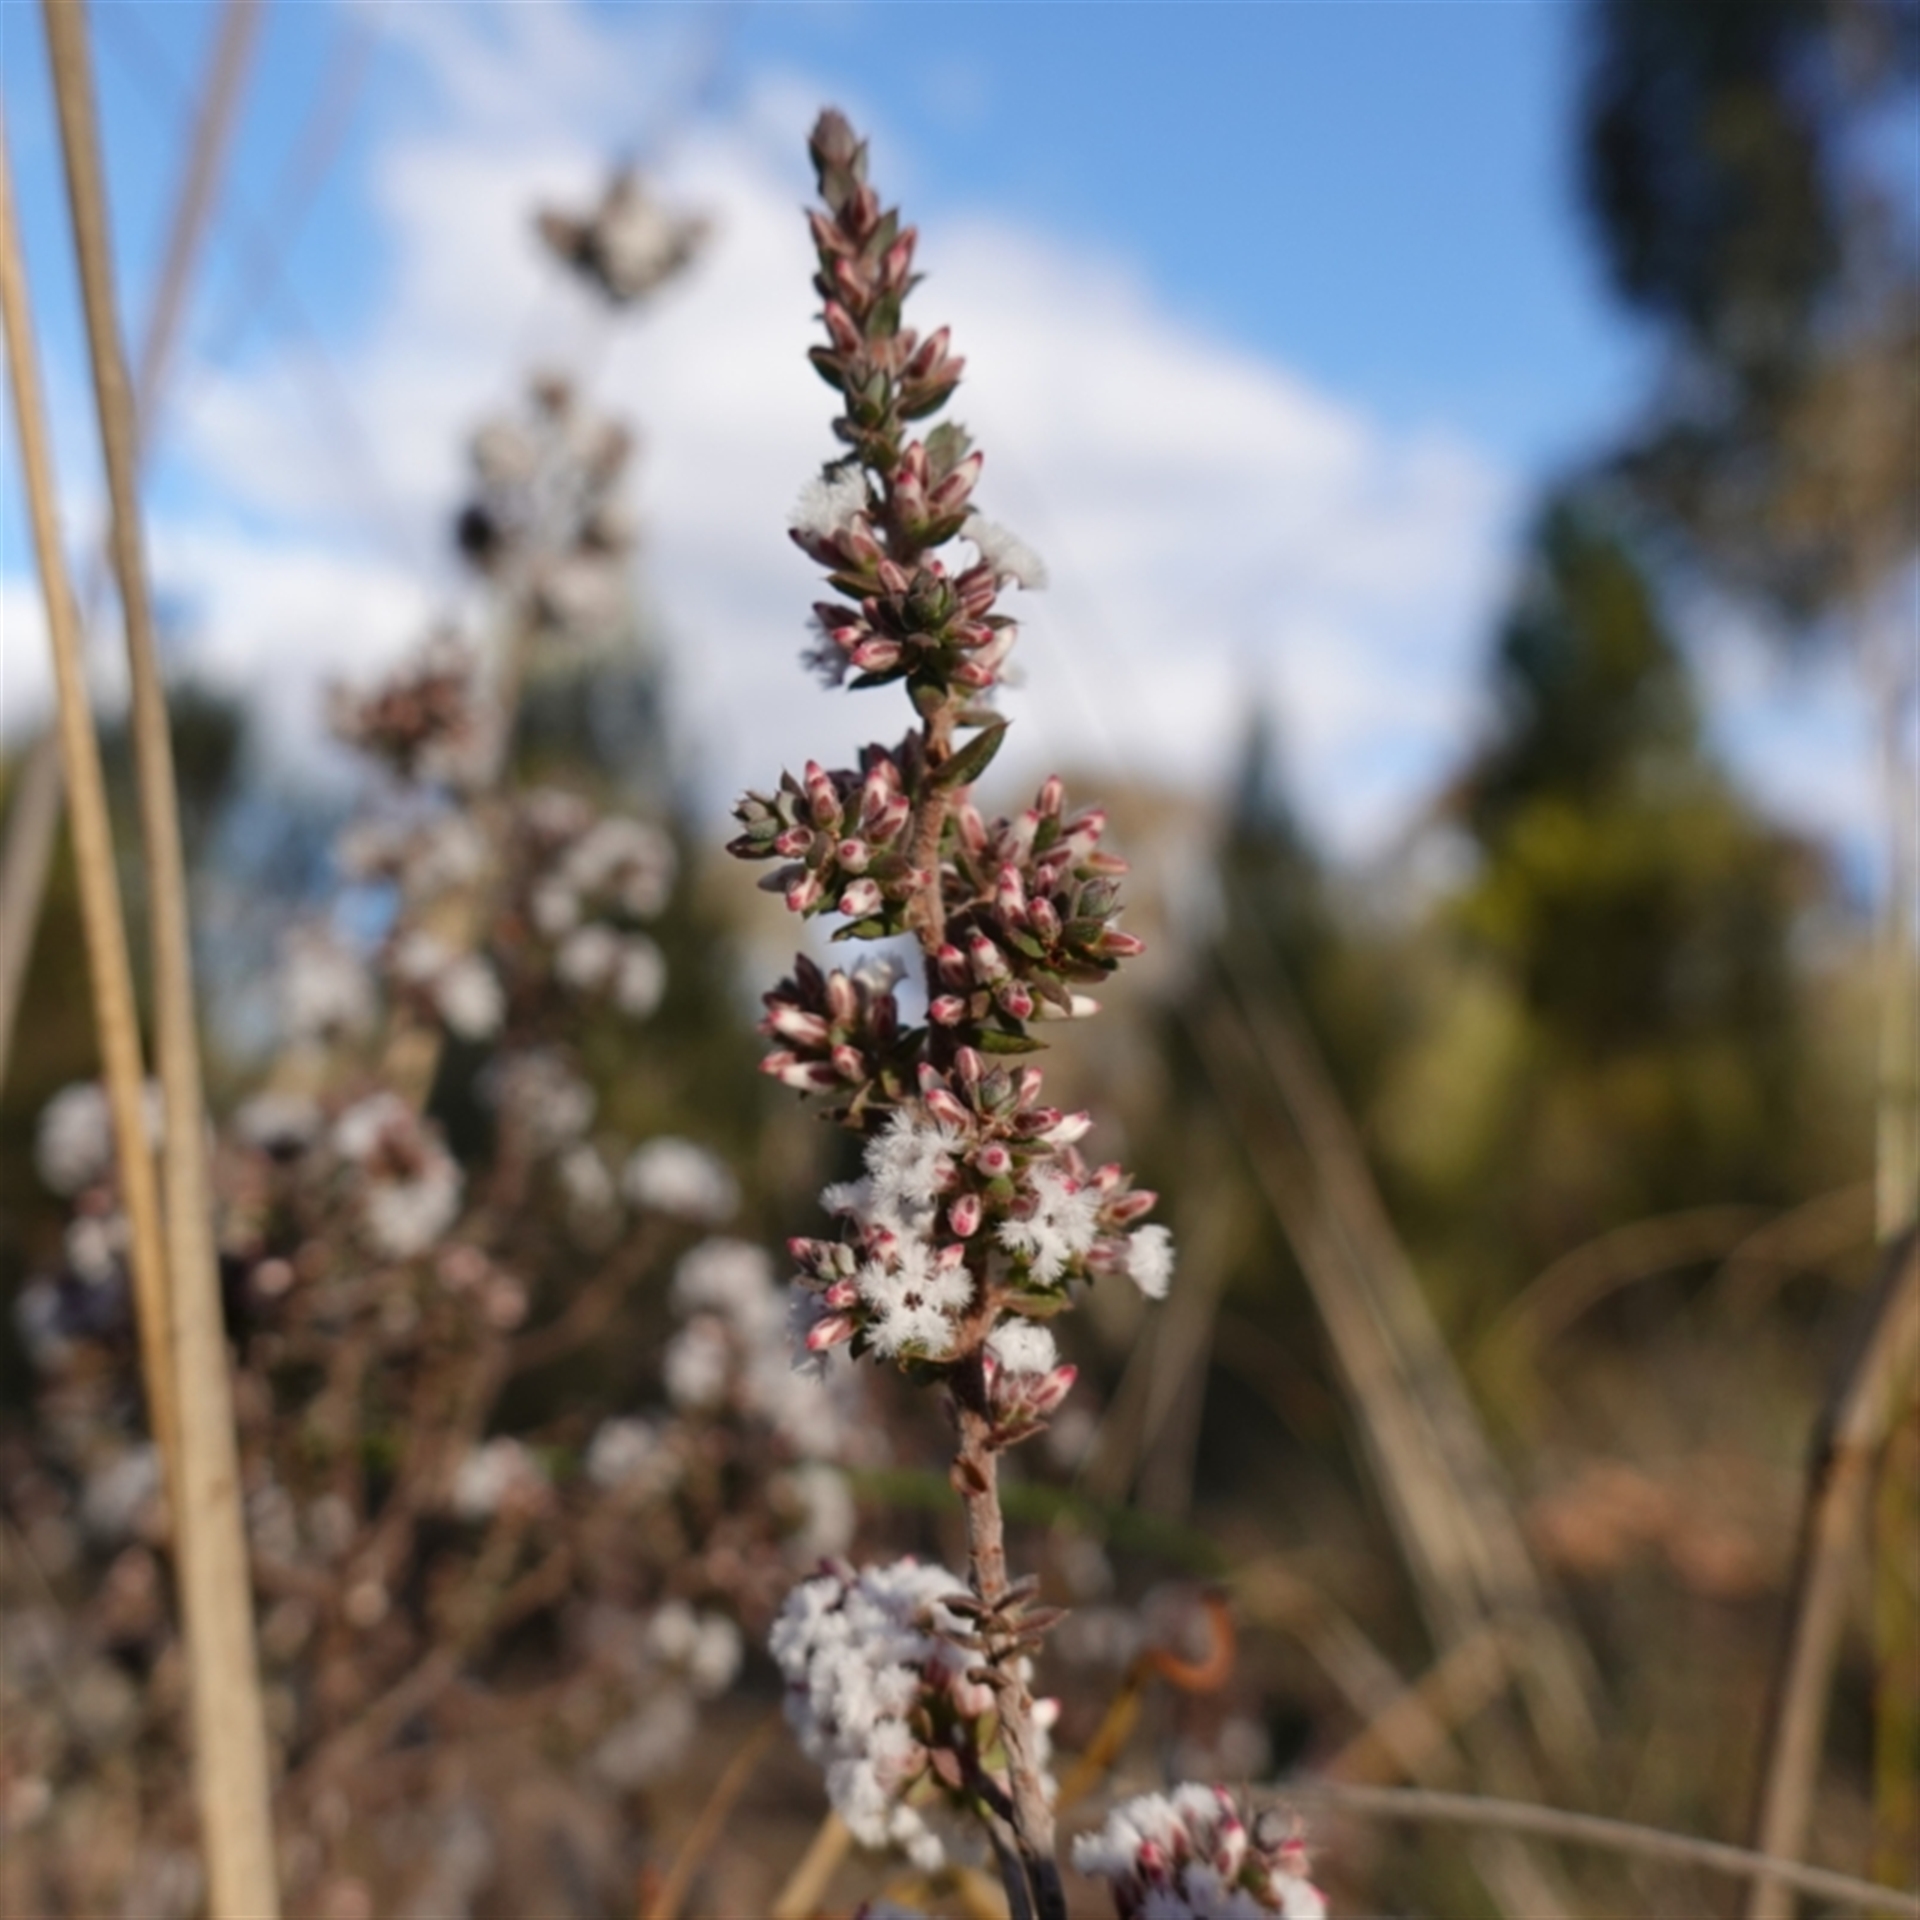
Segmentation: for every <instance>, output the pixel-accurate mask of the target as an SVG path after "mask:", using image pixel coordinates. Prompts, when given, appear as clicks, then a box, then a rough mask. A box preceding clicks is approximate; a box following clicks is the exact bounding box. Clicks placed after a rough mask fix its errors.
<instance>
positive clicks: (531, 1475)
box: [451, 1434, 547, 1520]
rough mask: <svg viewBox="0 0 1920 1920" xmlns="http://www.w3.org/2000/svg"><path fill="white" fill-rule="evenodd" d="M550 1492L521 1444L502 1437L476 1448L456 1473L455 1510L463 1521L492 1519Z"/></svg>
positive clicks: (536, 1466) (542, 1476)
mask: <svg viewBox="0 0 1920 1920" xmlns="http://www.w3.org/2000/svg"><path fill="white" fill-rule="evenodd" d="M546 1490H547V1476H546V1474H545V1472H544V1471H543V1470H542V1468H541V1465H540V1463H539V1461H538V1460H536V1459H535V1458H534V1457H533V1455H532V1454H531V1453H530V1452H528V1450H527V1449H526V1447H525V1446H524V1445H522V1444H521V1442H520V1441H518V1440H515V1439H513V1438H512V1437H511V1436H510V1435H507V1434H501V1435H500V1436H499V1437H498V1438H496V1439H493V1440H489V1441H487V1442H486V1444H485V1445H484V1446H479V1447H475V1448H474V1449H473V1450H472V1451H471V1452H470V1453H468V1454H467V1456H466V1458H465V1459H463V1460H462V1461H461V1462H460V1464H459V1465H458V1466H457V1467H455V1468H454V1470H453V1486H452V1488H451V1497H452V1502H453V1510H454V1512H455V1513H457V1514H458V1515H459V1516H460V1517H461V1519H463V1520H491V1519H492V1518H493V1516H494V1515H495V1514H496V1513H498V1512H499V1511H500V1509H501V1508H502V1507H504V1506H506V1505H507V1504H508V1502H509V1501H515V1502H520V1503H525V1504H532V1503H533V1502H535V1501H537V1500H539V1499H540V1498H541V1496H542V1495H544V1494H545V1492H546Z"/></svg>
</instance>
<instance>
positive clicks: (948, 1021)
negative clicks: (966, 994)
mask: <svg viewBox="0 0 1920 1920" xmlns="http://www.w3.org/2000/svg"><path fill="white" fill-rule="evenodd" d="M927 1017H928V1018H929V1019H930V1020H932V1022H933V1024H934V1025H935V1026H936V1027H957V1026H958V1025H959V1024H960V1023H961V1021H963V1020H964V1019H965V1018H966V1017H967V1003H966V1002H965V1001H964V1000H962V999H961V998H960V996H959V995H958V994H957V993H943V994H940V995H938V996H937V997H936V998H935V999H934V1000H933V1001H932V1002H931V1003H930V1004H929V1006H928V1008H927Z"/></svg>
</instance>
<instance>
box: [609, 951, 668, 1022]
mask: <svg viewBox="0 0 1920 1920" xmlns="http://www.w3.org/2000/svg"><path fill="white" fill-rule="evenodd" d="M666 991H667V959H666V955H665V954H663V953H662V952H661V951H660V949H659V948H658V947H657V946H655V945H654V943H653V942H652V941H651V940H649V939H648V938H647V937H646V935H645V934H643V933H635V934H630V935H628V937H627V938H626V939H625V940H624V941H623V942H622V943H621V947H620V956H619V959H618V960H617V961H616V963H615V965H614V973H613V1004H614V1005H615V1006H616V1007H618V1008H619V1009H620V1011H621V1012H622V1013H624V1014H625V1015H626V1016H627V1017H628V1018H629V1019H630V1020H644V1019H645V1018H646V1017H647V1015H648V1014H650V1013H652V1012H653V1010H654V1009H655V1008H656V1007H657V1006H659V1004H660V1002H661V1000H662V998H663V997H664V996H665V994H666Z"/></svg>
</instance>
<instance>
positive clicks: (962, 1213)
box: [947, 1193, 980, 1240]
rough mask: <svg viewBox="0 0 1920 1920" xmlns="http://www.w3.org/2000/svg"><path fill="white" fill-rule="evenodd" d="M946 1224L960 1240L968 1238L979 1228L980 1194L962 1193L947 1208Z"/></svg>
mask: <svg viewBox="0 0 1920 1920" xmlns="http://www.w3.org/2000/svg"><path fill="white" fill-rule="evenodd" d="M947 1225H948V1226H949V1227H950V1228H951V1229H952V1230H953V1231H954V1232H955V1233H957V1234H958V1235H959V1236H960V1238H961V1239H962V1240H968V1239H971V1238H972V1237H973V1235H974V1234H976V1233H977V1232H979V1230H980V1196H979V1195H978V1194H977V1193H963V1194H962V1195H961V1196H960V1197H959V1199H957V1200H956V1201H954V1203H953V1204H952V1206H950V1207H949V1208H948V1209H947Z"/></svg>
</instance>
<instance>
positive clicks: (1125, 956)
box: [1094, 927, 1147, 960]
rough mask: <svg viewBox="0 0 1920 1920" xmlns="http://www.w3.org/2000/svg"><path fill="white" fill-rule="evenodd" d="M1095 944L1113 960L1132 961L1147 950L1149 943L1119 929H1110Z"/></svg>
mask: <svg viewBox="0 0 1920 1920" xmlns="http://www.w3.org/2000/svg"><path fill="white" fill-rule="evenodd" d="M1094 944H1095V946H1096V948H1097V949H1098V951H1099V952H1101V953H1103V954H1105V955H1106V956H1107V957H1108V958H1109V959H1111V960H1131V959H1133V958H1134V957H1135V955H1137V954H1142V953H1145V952H1146V950H1147V943H1146V942H1145V941H1144V940H1142V939H1141V938H1140V936H1139V935H1138V934H1134V933H1122V932H1121V931H1120V929H1119V928H1118V927H1109V928H1108V929H1107V930H1106V932H1105V933H1103V934H1102V935H1101V936H1100V938H1099V939H1098V940H1097V941H1096V942H1095V943H1094Z"/></svg>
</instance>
